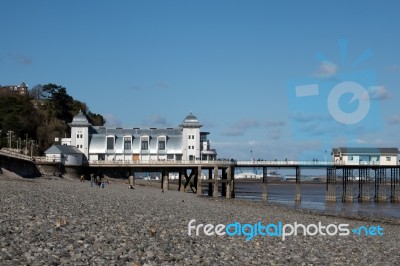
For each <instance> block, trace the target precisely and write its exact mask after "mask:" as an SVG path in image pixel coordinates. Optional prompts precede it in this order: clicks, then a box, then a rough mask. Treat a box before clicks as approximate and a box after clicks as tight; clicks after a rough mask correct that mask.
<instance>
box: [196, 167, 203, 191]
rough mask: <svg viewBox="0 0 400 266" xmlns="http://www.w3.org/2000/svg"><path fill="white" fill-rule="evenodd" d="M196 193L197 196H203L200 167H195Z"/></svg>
mask: <svg viewBox="0 0 400 266" xmlns="http://www.w3.org/2000/svg"><path fill="white" fill-rule="evenodd" d="M196 186H197V187H196V192H197V195H198V196H202V195H203V185H202V184H201V166H198V167H197V184H196Z"/></svg>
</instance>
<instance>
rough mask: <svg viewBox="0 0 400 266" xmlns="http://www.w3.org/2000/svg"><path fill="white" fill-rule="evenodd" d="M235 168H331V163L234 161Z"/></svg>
mask: <svg viewBox="0 0 400 266" xmlns="http://www.w3.org/2000/svg"><path fill="white" fill-rule="evenodd" d="M236 165H237V166H286V165H293V166H299V165H300V166H332V165H333V162H330V161H293V160H290V161H287V160H283V161H275V160H269V161H255V160H253V161H236Z"/></svg>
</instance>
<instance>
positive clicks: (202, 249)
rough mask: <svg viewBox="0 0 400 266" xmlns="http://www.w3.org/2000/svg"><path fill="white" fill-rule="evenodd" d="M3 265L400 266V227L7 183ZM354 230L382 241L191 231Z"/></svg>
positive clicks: (121, 188)
mask: <svg viewBox="0 0 400 266" xmlns="http://www.w3.org/2000/svg"><path fill="white" fill-rule="evenodd" d="M0 212H1V214H0V265H400V252H399V248H400V221H399V220H398V219H392V218H387V219H385V218H378V217H354V216H352V217H347V216H346V215H332V214H327V213H325V214H324V213H317V212H310V211H304V210H297V209H293V208H286V207H284V206H280V205H276V204H265V203H261V202H249V201H243V200H237V199H231V200H227V199H223V198H209V197H199V196H196V195H194V194H192V193H182V192H178V191H173V190H169V191H164V193H162V192H161V189H159V188H154V187H150V186H145V185H136V186H135V189H128V185H127V184H125V183H124V182H111V184H110V185H106V186H105V188H104V189H101V188H99V187H91V184H90V182H89V181H85V182H80V181H79V180H73V179H62V178H56V177H48V178H38V179H22V178H18V177H9V176H5V175H0ZM193 219H194V220H195V222H194V223H193V225H198V224H201V223H202V224H213V225H217V224H229V223H233V222H235V221H237V222H238V223H242V224H245V223H251V224H254V223H257V221H262V222H263V223H264V224H268V223H276V224H277V223H279V222H282V223H283V224H285V223H288V224H293V223H294V222H297V223H302V224H305V225H307V224H318V222H321V223H322V224H325V225H328V224H336V225H338V224H348V225H349V228H350V229H352V228H358V227H361V226H365V227H372V226H378V225H379V226H380V227H381V228H383V235H374V236H373V235H368V236H366V235H365V234H361V235H357V234H353V233H350V234H349V235H346V236H339V235H333V236H329V235H325V236H324V235H314V236H310V235H307V236H304V235H298V236H288V237H287V238H286V239H285V240H282V238H281V237H279V236H277V237H272V236H268V235H267V236H260V235H257V236H254V237H253V238H252V239H251V240H246V237H245V236H243V235H242V236H237V235H236V236H227V235H223V236H218V235H216V234H214V235H212V236H207V235H205V234H204V232H203V231H201V230H200V233H199V235H198V236H195V230H192V234H191V235H190V236H189V235H188V223H189V222H190V221H191V220H193Z"/></svg>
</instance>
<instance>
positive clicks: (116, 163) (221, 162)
mask: <svg viewBox="0 0 400 266" xmlns="http://www.w3.org/2000/svg"><path fill="white" fill-rule="evenodd" d="M88 163H89V165H90V166H121V165H126V166H131V165H144V166H145V165H165V166H168V165H234V162H233V161H228V160H215V161H203V160H195V161H162V160H140V161H138V160H137V161H130V160H126V161H117V160H116V161H105V160H91V161H89V162H88Z"/></svg>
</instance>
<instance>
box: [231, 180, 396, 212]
mask: <svg viewBox="0 0 400 266" xmlns="http://www.w3.org/2000/svg"><path fill="white" fill-rule="evenodd" d="M262 187H263V184H262V182H261V181H259V182H254V181H251V182H240V181H238V180H237V182H235V197H236V198H239V199H245V200H253V201H261V195H262V189H263V188H262ZM295 192H296V184H295V183H294V182H282V183H270V184H268V201H269V202H274V203H280V204H284V205H288V206H290V207H295V208H302V209H309V210H317V211H328V212H330V213H331V212H334V213H349V214H357V215H362V216H374V217H379V216H383V217H388V218H398V219H400V203H390V202H386V203H376V202H373V201H370V202H363V203H359V202H357V201H353V202H342V201H341V199H340V198H338V199H337V201H336V202H329V203H327V202H326V201H325V196H326V184H325V183H302V184H301V201H300V203H297V202H295Z"/></svg>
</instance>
